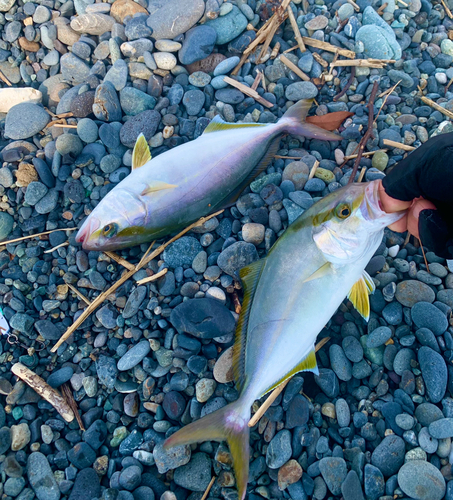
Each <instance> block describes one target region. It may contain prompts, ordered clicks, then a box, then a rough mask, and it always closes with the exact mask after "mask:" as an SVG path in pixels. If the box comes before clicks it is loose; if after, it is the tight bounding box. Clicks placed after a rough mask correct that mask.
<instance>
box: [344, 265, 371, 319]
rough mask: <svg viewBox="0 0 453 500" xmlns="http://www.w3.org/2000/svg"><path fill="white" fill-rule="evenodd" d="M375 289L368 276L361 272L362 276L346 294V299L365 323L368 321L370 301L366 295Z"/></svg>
mask: <svg viewBox="0 0 453 500" xmlns="http://www.w3.org/2000/svg"><path fill="white" fill-rule="evenodd" d="M375 289H376V287H375V285H374V282H373V280H372V278H371V277H370V275H369V274H368V273H367V272H366V271H363V275H362V276H361V277H360V279H359V280H358V281H356V282H355V283H354V285H353V287H352V288H351V291H350V292H349V294H348V299H349V300H350V301H351V302H352V305H353V306H354V307H355V308H356V310H357V311H358V313H359V314H360V316H362V318H363V319H364V320H365V321H368V320H369V319H370V299H369V297H368V295H369V294H370V293H373V292H374V290H375Z"/></svg>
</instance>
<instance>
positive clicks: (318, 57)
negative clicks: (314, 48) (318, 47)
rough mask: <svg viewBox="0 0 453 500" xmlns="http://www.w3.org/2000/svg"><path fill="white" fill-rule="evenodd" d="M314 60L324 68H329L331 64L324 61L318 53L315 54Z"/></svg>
mask: <svg viewBox="0 0 453 500" xmlns="http://www.w3.org/2000/svg"><path fill="white" fill-rule="evenodd" d="M313 58H314V59H315V61H317V62H318V63H319V64H320V65H321V66H322V67H323V68H327V67H328V66H329V63H328V62H327V61H326V60H325V59H323V58H322V57H321V56H320V55H319V54H318V53H317V52H313Z"/></svg>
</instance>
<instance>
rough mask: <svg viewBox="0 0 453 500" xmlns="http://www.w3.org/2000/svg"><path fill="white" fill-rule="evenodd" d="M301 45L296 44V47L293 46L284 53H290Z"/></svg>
mask: <svg viewBox="0 0 453 500" xmlns="http://www.w3.org/2000/svg"><path fill="white" fill-rule="evenodd" d="M298 48H299V47H298V45H294V47H291V48H290V49H286V50H284V51H283V54H288V53H289V52H293V51H294V50H297V49H298Z"/></svg>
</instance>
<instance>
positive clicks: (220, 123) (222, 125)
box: [203, 115, 265, 134]
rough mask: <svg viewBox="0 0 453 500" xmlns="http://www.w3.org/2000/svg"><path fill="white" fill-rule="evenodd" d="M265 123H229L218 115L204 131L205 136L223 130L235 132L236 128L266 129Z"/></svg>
mask: <svg viewBox="0 0 453 500" xmlns="http://www.w3.org/2000/svg"><path fill="white" fill-rule="evenodd" d="M264 126H265V124H264V123H228V122H226V121H224V120H222V118H221V117H220V115H216V116H215V117H214V118H213V119H212V120H211V121H210V122H209V125H208V126H207V127H206V128H205V129H204V132H203V134H210V133H212V132H222V131H223V130H233V129H236V128H251V127H264Z"/></svg>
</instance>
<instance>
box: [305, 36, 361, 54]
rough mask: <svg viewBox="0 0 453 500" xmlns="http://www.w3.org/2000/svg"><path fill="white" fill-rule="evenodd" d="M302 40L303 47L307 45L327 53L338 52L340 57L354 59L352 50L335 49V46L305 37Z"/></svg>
mask: <svg viewBox="0 0 453 500" xmlns="http://www.w3.org/2000/svg"><path fill="white" fill-rule="evenodd" d="M302 40H303V41H304V43H305V45H308V46H309V47H315V48H316V49H322V50H326V51H327V52H333V53H335V52H338V54H339V55H340V56H344V57H347V58H348V59H355V52H353V51H352V50H347V49H341V48H340V47H335V45H331V44H330V43H327V42H321V41H320V40H316V39H315V38H309V37H307V36H303V37H302Z"/></svg>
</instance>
